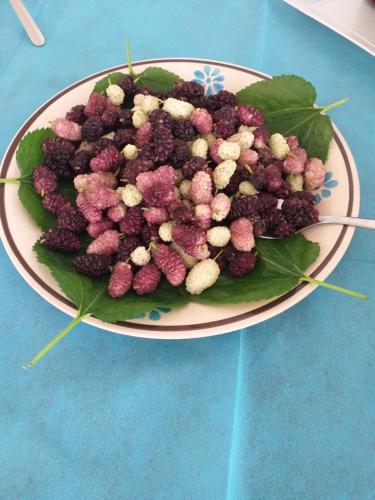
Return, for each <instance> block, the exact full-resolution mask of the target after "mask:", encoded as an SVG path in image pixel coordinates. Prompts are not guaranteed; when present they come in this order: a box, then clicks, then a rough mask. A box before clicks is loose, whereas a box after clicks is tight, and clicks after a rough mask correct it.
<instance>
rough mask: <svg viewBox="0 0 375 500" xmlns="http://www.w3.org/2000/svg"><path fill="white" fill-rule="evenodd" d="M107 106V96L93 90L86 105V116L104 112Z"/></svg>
mask: <svg viewBox="0 0 375 500" xmlns="http://www.w3.org/2000/svg"><path fill="white" fill-rule="evenodd" d="M106 106H107V98H106V96H104V95H102V94H98V93H97V92H92V94H90V97H89V100H88V102H87V104H86V106H85V109H84V113H85V115H86V116H99V115H102V114H103V112H104V110H105V108H106Z"/></svg>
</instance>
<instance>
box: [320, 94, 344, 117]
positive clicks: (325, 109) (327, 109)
mask: <svg viewBox="0 0 375 500" xmlns="http://www.w3.org/2000/svg"><path fill="white" fill-rule="evenodd" d="M347 101H349V98H348V97H345V98H344V99H341V100H340V101H337V102H334V103H333V104H329V105H328V106H324V108H322V113H326V112H327V111H329V110H330V109H334V108H337V107H338V106H341V104H344V103H346V102H347Z"/></svg>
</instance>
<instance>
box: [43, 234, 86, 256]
mask: <svg viewBox="0 0 375 500" xmlns="http://www.w3.org/2000/svg"><path fill="white" fill-rule="evenodd" d="M43 240H44V243H45V245H47V247H49V248H52V249H53V250H60V251H61V252H66V253H73V252H78V250H80V248H81V240H80V239H79V238H78V237H77V236H76V235H75V234H74V233H73V232H72V231H69V229H48V231H47V232H46V233H44V235H43V239H42V241H43Z"/></svg>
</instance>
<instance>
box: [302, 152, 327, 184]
mask: <svg viewBox="0 0 375 500" xmlns="http://www.w3.org/2000/svg"><path fill="white" fill-rule="evenodd" d="M324 177H325V168H324V164H323V162H322V160H319V158H310V160H309V161H308V162H307V163H306V165H305V186H306V188H307V189H317V188H318V187H320V186H321V185H322V184H323V182H324Z"/></svg>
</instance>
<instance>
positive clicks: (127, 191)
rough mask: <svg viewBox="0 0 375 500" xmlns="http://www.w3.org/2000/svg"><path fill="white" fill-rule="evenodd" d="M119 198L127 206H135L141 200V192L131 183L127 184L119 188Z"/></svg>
mask: <svg viewBox="0 0 375 500" xmlns="http://www.w3.org/2000/svg"><path fill="white" fill-rule="evenodd" d="M121 198H122V201H123V202H124V203H125V205H126V206H127V207H135V206H136V205H139V204H140V203H141V201H142V193H141V192H140V191H139V190H138V189H137V187H136V186H134V185H133V184H127V185H126V186H125V187H124V189H122V190H121Z"/></svg>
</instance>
